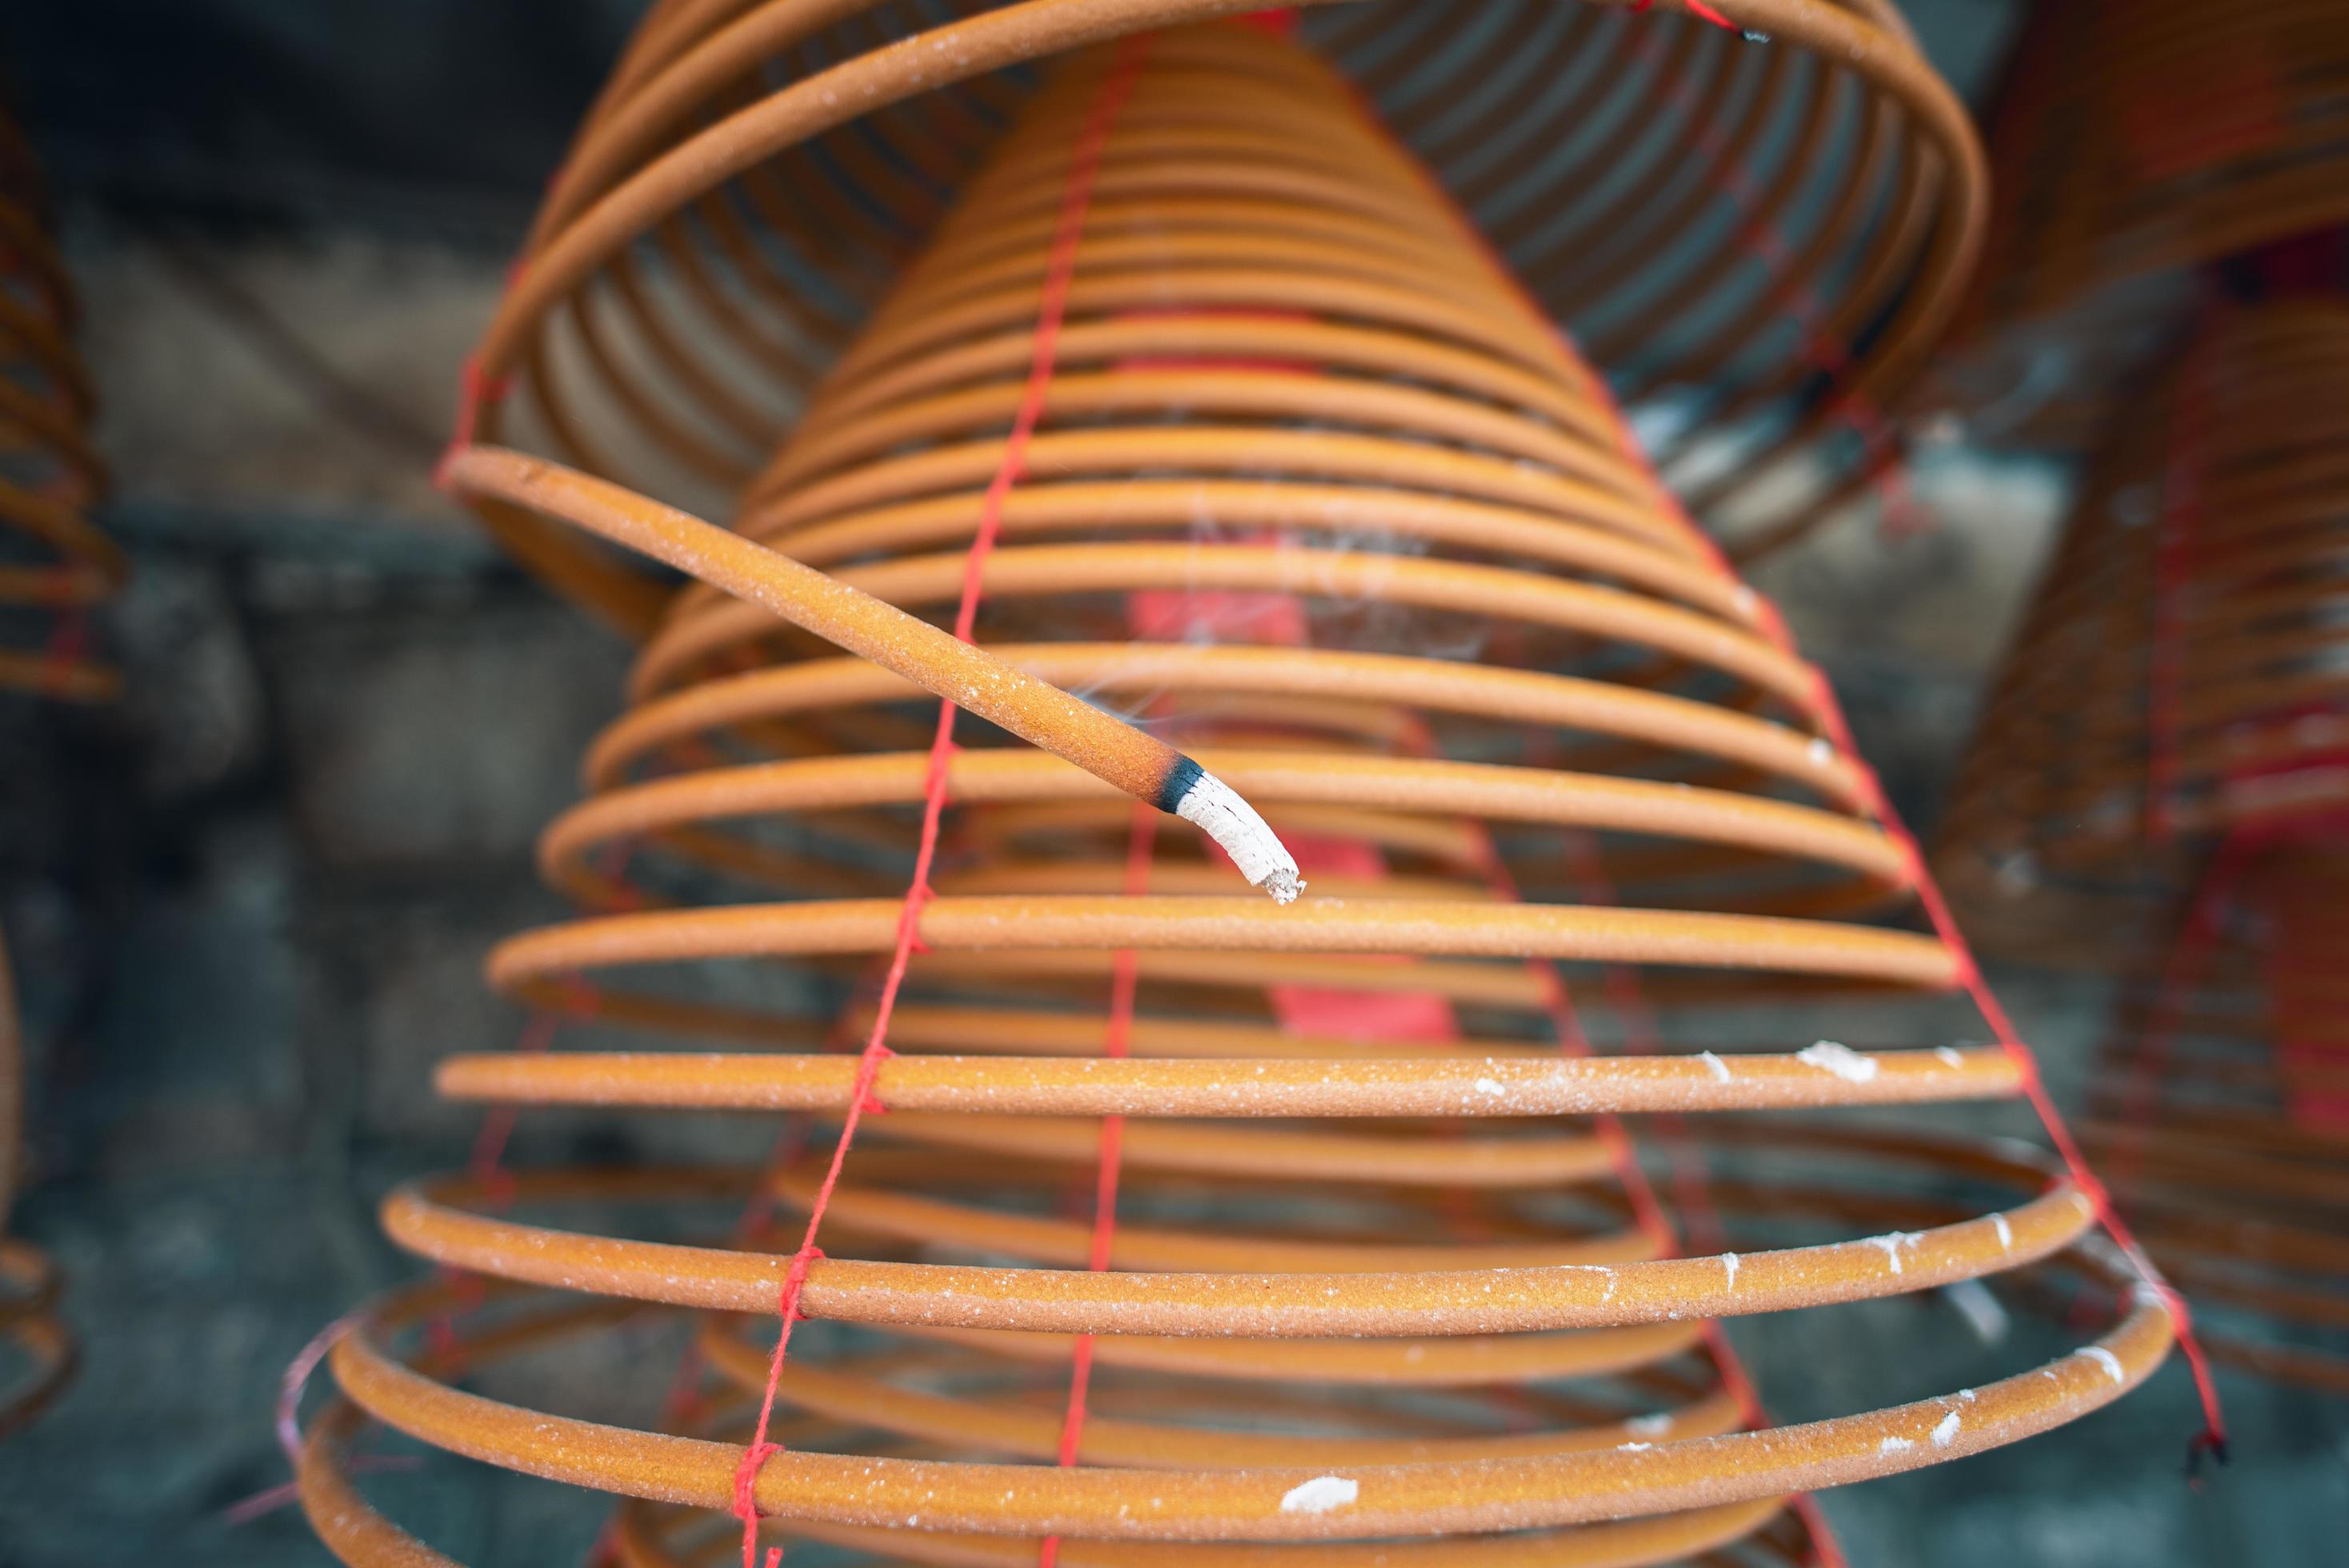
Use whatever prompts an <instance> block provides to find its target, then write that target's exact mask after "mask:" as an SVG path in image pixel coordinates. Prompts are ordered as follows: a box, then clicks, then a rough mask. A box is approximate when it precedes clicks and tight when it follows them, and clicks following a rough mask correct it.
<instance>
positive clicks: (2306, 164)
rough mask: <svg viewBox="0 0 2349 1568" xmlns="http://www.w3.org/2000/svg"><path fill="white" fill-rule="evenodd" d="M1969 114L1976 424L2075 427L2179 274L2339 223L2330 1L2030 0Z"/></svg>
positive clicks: (2157, 331) (2152, 343)
mask: <svg viewBox="0 0 2349 1568" xmlns="http://www.w3.org/2000/svg"><path fill="white" fill-rule="evenodd" d="M1988 127H1989V129H1988V131H1987V139H1988V141H1989V144H1990V160H1991V169H1992V181H1991V190H1992V203H1991V218H1990V230H1989V238H1988V241H1987V243H1986V245H1985V248H1984V252H1983V264H1982V268H1981V269H1980V271H1979V272H1978V273H1976V274H1975V287H1974V290H1973V293H1972V294H1971V297H1970V299H1969V301H1968V304H1967V306H1966V309H1965V311H1964V313H1963V315H1962V317H1961V329H1960V335H1961V338H1963V339H1964V340H1965V341H1964V343H1963V344H1962V345H1961V354H1963V356H1965V358H1966V359H1967V360H1968V361H1969V363H1968V365H1967V367H1966V369H1965V370H1964V372H1963V374H1962V377H1961V380H1960V382H1959V386H1960V387H1961V396H1963V397H1966V398H1967V399H1968V400H1969V401H1970V402H1971V404H1972V406H1973V407H1976V408H1977V409H1978V410H1979V411H1980V413H1981V418H1979V419H1978V420H1977V421H1976V424H1977V427H1978V428H1979V429H1980V430H1981V431H1982V433H1987V434H1993V435H2011V436H2017V437H2021V438H2031V439H2045V440H2051V441H2057V442H2062V443H2064V444H2070V443H2072V442H2075V441H2078V440H2081V439H2083V438H2085V439H2087V440H2093V439H2094V438H2095V428H2096V426H2095V421H2097V420H2099V419H2100V418H2101V416H2102V411H2104V410H2106V407H2107V399H2108V398H2110V397H2112V396H2113V395H2114V394H2116V393H2117V392H2119V391H2121V390H2122V388H2123V387H2125V386H2127V385H2128V383H2127V380H2126V379H2125V378H2126V377H2133V376H2134V374H2135V372H2136V371H2137V368H2138V367H2139V366H2142V364H2143V363H2144V361H2145V359H2146V357H2147V354H2148V352H2158V350H2159V348H2160V347H2161V346H2162V345H2163V344H2164V343H2165V342H2166V341H2167V340H2168V338H2170V337H2171V336H2172V335H2174V327H2175V325H2176V323H2177V322H2178V317H2179V315H2180V314H2181V308H2182V307H2184V306H2186V305H2188V304H2190V301H2191V297H2192V292H2193V291H2192V280H2191V279H2190V278H2189V277H2186V276H2182V275H2181V274H2184V273H2189V272H2190V271H2191V270H2193V269H2196V268H2199V267H2203V266H2206V265H2209V264H2210V263H2220V262H2222V261H2225V260H2227V259H2229V258H2231V257H2236V256H2240V255H2242V254H2243V253H2248V252H2252V251H2256V250H2259V249H2261V247H2265V246H2269V245H2271V244H2274V243H2276V242H2287V241H2292V240H2295V239H2298V238H2299V237H2301V236H2306V235H2316V234H2323V233H2328V232H2334V233H2337V232H2338V231H2340V230H2341V229H2342V228H2343V227H2344V224H2349V12H2344V10H2343V8H2342V7H2341V6H2339V5H2330V4H2327V3H2326V0H2064V3H2062V4H2056V3H2054V0H2047V3H2043V4H2041V5H2036V6H2034V7H2033V10H2032V15H2031V20H2030V22H2029V24H2028V26H2027V27H2026V28H2025V30H2024V33H2023V37H2022V39H2021V41H2020V43H2019V45H2018V46H2017V48H2016V52H2015V57H2014V62H2013V66H2012V67H2011V74H2010V77H2009V79H2008V81H2007V84H2006V86H2005V88H2004V90H2003V91H2002V94H2001V96H2000V98H1999V100H1998V102H1997V104H1996V106H1995V108H1993V109H1992V113H1991V114H1990V116H1989V120H1988ZM2344 281H2349V280H2344V279H2343V278H2341V277H2339V276H2335V277H2334V278H2333V282H2332V284H2331V286H2332V287H2333V288H2334V289H2335V290H2337V289H2338V288H2339V287H2340V286H2341V285H2342V284H2343V283H2344Z"/></svg>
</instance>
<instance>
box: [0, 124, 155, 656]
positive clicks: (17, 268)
mask: <svg viewBox="0 0 2349 1568" xmlns="http://www.w3.org/2000/svg"><path fill="white" fill-rule="evenodd" d="M76 314H77V307H76V304H75V300H74V291H73V284H72V283H71V282H70V281H69V280H68V279H67V276H66V270H65V263H64V262H63V260H62V259H61V258H60V257H59V256H58V254H57V245H56V243H55V242H54V241H52V240H51V238H50V236H49V230H48V199H47V192H46V191H45V190H44V189H43V187H42V184H41V181H40V177H39V172H38V170H36V168H35V166H34V163H33V160H32V152H31V150H30V149H29V148H27V147H26V145H25V142H24V140H23V138H22V137H21V135H20V134H19V133H18V131H17V129H16V127H15V126H14V125H13V124H11V123H10V122H9V120H8V119H7V118H6V116H5V115H0V691H16V692H29V693H32V694H35V695H37V696H55V697H63V698H66V699H68V700H71V701H77V702H96V701H104V700H106V699H108V698H110V697H112V696H116V695H117V693H118V692H119V689H120V685H121V682H120V679H119V676H117V675H116V673H115V671H114V670H113V669H111V668H110V667H109V666H108V665H104V664H102V663H100V662H98V660H96V659H94V658H92V657H91V656H90V655H88V653H87V652H85V651H84V650H83V648H82V647H81V645H80V644H81V641H82V636H81V618H82V616H83V615H84V614H86V613H87V612H88V609H89V608H90V606H92V605H94V604H97V603H99V602H100V601H102V600H104V599H106V598H107V597H108V596H109V595H110V594H112V593H113V592H114V591H115V589H117V588H118V587H119V586H120V585H121V583H122V576H123V570H124V559H123V555H122V552H121V550H120V548H119V546H117V545H116V544H115V542H113V541H112V540H110V539H109V538H107V537H106V535H104V534H103V533H101V532H99V531H98V529H97V528H96V527H95V526H93V525H92V524H91V522H90V521H89V518H88V512H89V509H90V508H91V507H93V506H94V505H96V504H97V502H98V498H99V497H100V496H101V495H103V494H104V493H105V490H106V465H105V463H104V462H103V461H102V460H101V459H99V458H98V453H97V452H96V450H95V449H92V447H91V446H90V444H89V438H88V427H89V421H90V417H91V414H92V412H93V407H94V406H93V402H92V398H91V392H90V381H89V376H88V372H87V371H85V370H84V369H83V368H82V365H81V361H80V360H79V358H78V357H77V356H76V355H75V354H74V350H73V344H72V340H71V335H72V332H73V326H74V320H75V316H76Z"/></svg>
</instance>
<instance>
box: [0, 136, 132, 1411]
mask: <svg viewBox="0 0 2349 1568" xmlns="http://www.w3.org/2000/svg"><path fill="white" fill-rule="evenodd" d="M74 317H75V303H74V292H73V285H72V284H71V283H70V282H69V281H68V280H67V276H66V271H65V265H64V263H63V261H62V260H61V259H60V258H59V256H58V254H57V246H56V244H55V242H53V241H52V240H51V239H50V236H49V228H48V197H47V191H46V189H45V188H44V187H43V185H42V183H41V179H40V173H39V170H38V169H37V168H36V165H35V164H34V162H33V157H32V150H31V149H30V148H28V147H27V146H26V144H25V141H24V139H23V137H22V135H21V134H20V133H19V132H18V130H17V129H16V125H15V123H14V122H13V121H11V120H10V119H8V117H7V116H6V115H5V114H0V696H5V695H7V694H10V693H25V694H30V695H33V696H50V697H58V698H62V699H65V700H67V701H78V702H95V701H103V700H106V699H108V698H110V697H112V696H115V695H116V694H117V692H118V691H119V687H120V684H121V683H120V680H119V677H118V676H117V675H116V673H115V672H114V670H112V669H111V668H109V666H107V665H103V664H101V663H99V662H98V661H97V660H95V659H93V658H91V657H90V656H89V655H88V653H87V652H86V651H85V650H84V648H83V647H82V643H83V640H84V638H83V632H84V624H83V616H84V614H85V613H86V612H87V611H88V608H89V606H91V605H93V604H95V603H98V602H99V601H100V600H102V599H104V598H106V597H107V596H108V595H109V594H110V593H112V592H113V591H114V590H115V588H117V587H118V586H119V584H120V583H121V581H122V574H123V565H124V562H123V556H122V552H121V551H120V550H119V548H118V547H117V546H116V545H115V543H114V542H113V541H111V540H109V539H108V538H107V537H106V536H105V535H104V534H102V533H100V532H98V530H97V529H96V528H94V527H93V526H91V524H90V522H89V521H88V517H87V516H86V515H85V513H86V511H88V508H89V507H90V506H91V505H93V504H94V503H95V502H96V500H98V496H99V495H100V494H101V493H102V492H103V491H104V490H105V488H106V469H105V465H104V464H103V463H102V462H101V461H100V460H99V459H98V455H97V453H96V452H95V451H94V450H93V449H92V448H91V447H90V445H89V442H88V437H87V434H86V428H87V426H88V421H89V418H90V414H91V397H90V383H89V377H88V374H87V373H86V372H85V371H84V370H83V368H82V366H81V362H80V360H79V359H78V358H77V357H76V356H75V354H74V351H73V346H72V343H71V341H70V338H69V335H70V333H71V331H72V328H73V324H74ZM24 1070H25V1068H24V1041H23V1037H22V1033H21V1029H20V1026H19V1024H18V1022H17V1018H16V990H15V985H14V983H13V981H12V980H11V978H10V975H9V973H8V963H7V952H6V949H5V946H0V1342H5V1349H0V1437H5V1436H7V1435H8V1434H9V1433H10V1432H12V1431H14V1430H16V1429H18V1428H19V1427H22V1426H24V1425H25V1424H26V1422H28V1421H30V1420H31V1419H32V1418H34V1417H35V1416H36V1415H38V1414H39V1413H40V1411H41V1409H42V1408H44V1407H45V1406H46V1405H47V1402H48V1400H49V1398H51V1396H53V1395H54V1394H55V1393H56V1392H57V1388H58V1387H59V1386H60V1385H61V1384H62V1383H63V1382H64V1381H65V1379H66V1377H67V1374H68V1373H70V1372H71V1370H72V1367H73V1361H74V1349H73V1343H72V1341H71V1339H69V1338H68V1337H67V1335H66V1333H65V1330H64V1329H63V1328H62V1327H61V1326H60V1325H59V1324H58V1322H57V1317H56V1315H55V1312H54V1308H55V1305H56V1302H57V1274H56V1271H55V1269H54V1268H52V1266H51V1265H50V1264H49V1262H48V1260H47V1258H46V1257H44V1256H43V1255H42V1254H41V1253H39V1252H38V1251H37V1250H36V1249H35V1248H34V1247H33V1246H31V1245H30V1244H29V1243H25V1242H21V1241H16V1240H14V1239H11V1238H10V1237H8V1236H7V1235H6V1233H5V1225H6V1222H7V1218H8V1211H9V1208H10V1206H11V1203H12V1202H13V1200H14V1198H15V1196H16V1181H17V1178H18V1176H19V1174H20V1172H21V1169H22V1164H23V1159H24V1147H23V1143H24V1117H25V1110H24Z"/></svg>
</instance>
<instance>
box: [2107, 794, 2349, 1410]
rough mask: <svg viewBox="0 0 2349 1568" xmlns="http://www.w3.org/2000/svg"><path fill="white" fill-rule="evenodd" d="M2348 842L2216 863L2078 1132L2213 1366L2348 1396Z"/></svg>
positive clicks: (2123, 1031)
mask: <svg viewBox="0 0 2349 1568" xmlns="http://www.w3.org/2000/svg"><path fill="white" fill-rule="evenodd" d="M2344 909H2349V842H2343V841H2331V842H2326V841H2323V840H2322V839H2308V838H2292V837H2284V838H2280V839H2276V840H2272V841H2265V842H2260V843H2251V844H2237V845H2235V846H2232V847H2230V849H2229V850H2227V851H2222V852H2221V856H2220V861H2219V862H2218V863H2217V864H2215V865H2214V866H2213V867H2212V869H2211V871H2210V872H2209V877H2208V879H2207V880H2206V882H2205V884H2204V888H2203V890H2202V893H2201V896H2199V897H2198V899H2197V901H2196V903H2195V904H2194V905H2193V907H2192V908H2191V909H2190V910H2189V913H2188V916H2187V918H2186V920H2185V921H2184V923H2182V925H2181V927H2180V929H2179V930H2178V932H2177V933H2176V934H2175V935H2174V938H2173V940H2172V941H2171V942H2170V943H2168V944H2165V945H2162V946H2157V947H2155V948H2154V949H2153V950H2152V957H2153V960H2154V962H2152V963H2150V964H2148V965H2145V966H2144V967H2143V968H2142V969H2141V970H2140V971H2139V973H2137V975H2133V976H2131V977H2130V985H2129V988H2128V990H2127V993H2126V994H2125V996H2124V1000H2123V1004H2122V1006H2121V1007H2120V1009H2119V1010H2118V1012H2117V1014H2116V1019H2115V1026H2114V1028H2113V1030H2112V1033H2111V1035H2110V1036H2109V1037H2108V1038H2107V1040H2106V1046H2105V1049H2104V1052H2103V1055H2102V1057H2100V1060H2099V1068H2100V1070H2099V1075H2098V1077H2097V1079H2096V1082H2095V1114H2096V1118H2097V1119H2096V1120H2095V1121H2094V1122H2092V1123H2089V1124H2087V1125H2085V1126H2084V1127H2083V1128H2082V1132H2083V1135H2084V1136H2085V1137H2087V1138H2090V1139H2092V1140H2094V1141H2095V1144H2096V1145H2097V1146H2099V1148H2100V1149H2101V1150H2102V1154H2103V1161H2102V1163H2103V1165H2104V1167H2105V1169H2106V1171H2107V1173H2108V1174H2109V1175H2110V1176H2111V1178H2112V1180H2113V1182H2114V1185H2115V1188H2116V1195H2117V1196H2118V1197H2119V1198H2120V1200H2121V1201H2122V1202H2124V1203H2125V1204H2127V1207H2128V1209H2129V1211H2130V1213H2131V1215H2132V1217H2133V1218H2134V1219H2135V1220H2136V1222H2137V1231H2138V1233H2139V1235H2140V1236H2141V1237H2142V1238H2143V1239H2144V1240H2145V1242H2146V1243H2147V1245H2148V1246H2149V1247H2152V1248H2153V1249H2155V1251H2156V1253H2157V1254H2158V1256H2159V1258H2160V1260H2161V1263H2162V1266H2163V1267H2164V1268H2165V1269H2166V1270H2168V1271H2171V1272H2172V1274H2174V1277H2176V1278H2177V1279H2178V1281H2179V1283H2180V1284H2183V1285H2184V1286H2186V1287H2187V1288H2189V1289H2190V1290H2191V1291H2192V1292H2193V1293H2194V1297H2195V1300H2196V1302H2197V1304H2198V1305H2200V1306H2202V1307H2203V1308H2204V1309H2205V1310H2206V1312H2207V1313H2208V1314H2209V1317H2210V1321H2211V1328H2212V1332H2211V1333H2210V1335H2209V1336H2208V1344H2209V1350H2210V1354H2211V1356H2212V1357H2213V1358H2214V1359H2217V1360H2220V1361H2224V1362H2227V1363H2230V1364H2232V1365H2235V1366H2238V1367H2244V1368H2246V1369H2248V1370H2251V1371H2253V1372H2257V1373H2261V1374H2263V1375H2265V1376H2267V1377H2273V1378H2276V1379H2278V1380H2279V1381H2282V1382H2284V1383H2287V1384H2289V1385H2292V1386H2293V1387H2302V1388H2313V1389H2319V1390H2322V1391H2323V1392H2325V1393H2329V1394H2334V1395H2349V1154H2344V1148H2349V1143H2344V1131H2349V1029H2344V1023H2343V1020H2344V1018H2349V1008H2344V995H2343V991H2344V981H2343V979H2342V976H2341V973H2340V926H2341V919H2342V911H2343V910H2344Z"/></svg>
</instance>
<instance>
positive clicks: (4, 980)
mask: <svg viewBox="0 0 2349 1568" xmlns="http://www.w3.org/2000/svg"><path fill="white" fill-rule="evenodd" d="M24 1067H25V1064H24V1040H23V1037H22V1036H21V1035H20V1033H19V1031H18V1027H17V1023H16V986H15V983H14V980H13V979H12V977H11V975H10V974H9V970H8V954H7V949H6V948H5V946H0V1225H5V1223H6V1222H7V1218H8V1212H9V1209H10V1208H11V1207H12V1206H13V1205H14V1202H15V1201H16V1178H17V1174H18V1172H19V1171H20V1170H21V1169H22V1167H23V1161H24V1133H25V1124H24V1110H25V1108H24V1101H23V1085H24ZM56 1305H57V1271H56V1270H55V1269H54V1268H53V1267H52V1266H51V1265H50V1264H49V1261H48V1259H47V1257H45V1256H43V1255H42V1253H40V1252H39V1251H38V1250H36V1248H34V1247H32V1246H31V1245H29V1244H28V1243H24V1242H19V1241H14V1240H11V1239H9V1238H8V1237H7V1236H6V1235H5V1233H0V1342H5V1349H0V1438H5V1437H6V1436H8V1434H9V1433H11V1432H14V1431H16V1429H18V1428H20V1427H23V1426H24V1425H26V1423H27V1422H29V1421H31V1420H32V1418H34V1417H36V1416H37V1415H39V1414H40V1413H41V1411H42V1409H43V1408H45V1407H46V1406H47V1404H48V1402H49V1398H50V1397H51V1396H52V1395H54V1394H55V1393H56V1392H57V1388H58V1387H60V1386H61V1385H62V1384H63V1383H64V1382H65V1380H66V1377H67V1374H69V1373H70V1372H71V1371H72V1370H73V1364H74V1346H73V1341H72V1340H71V1339H70V1338H69V1337H67V1334H66V1332H65V1329H64V1328H63V1326H60V1325H59V1324H58V1322H57V1316H56V1314H55V1308H56Z"/></svg>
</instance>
